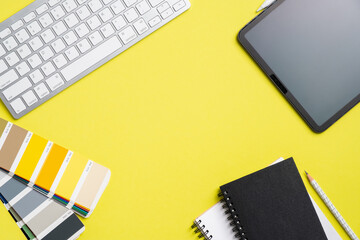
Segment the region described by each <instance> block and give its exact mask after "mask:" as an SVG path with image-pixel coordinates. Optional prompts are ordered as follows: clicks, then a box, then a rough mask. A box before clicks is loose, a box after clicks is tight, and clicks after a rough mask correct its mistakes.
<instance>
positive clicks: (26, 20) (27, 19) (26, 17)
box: [24, 12, 36, 23]
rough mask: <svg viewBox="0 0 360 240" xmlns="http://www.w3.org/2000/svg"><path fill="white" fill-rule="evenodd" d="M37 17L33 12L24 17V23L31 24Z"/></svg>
mask: <svg viewBox="0 0 360 240" xmlns="http://www.w3.org/2000/svg"><path fill="white" fill-rule="evenodd" d="M35 17H36V14H35V13H34V12H31V13H29V14H28V15H26V16H25V17H24V21H25V22H26V23H28V22H30V21H31V20H33V19H35Z"/></svg>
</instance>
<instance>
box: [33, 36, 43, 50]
mask: <svg viewBox="0 0 360 240" xmlns="http://www.w3.org/2000/svg"><path fill="white" fill-rule="evenodd" d="M42 46H44V44H43V43H42V41H41V40H40V38H39V37H35V38H34V39H32V40H31V41H30V47H31V48H32V50H34V51H36V50H38V49H40V48H41V47H42Z"/></svg>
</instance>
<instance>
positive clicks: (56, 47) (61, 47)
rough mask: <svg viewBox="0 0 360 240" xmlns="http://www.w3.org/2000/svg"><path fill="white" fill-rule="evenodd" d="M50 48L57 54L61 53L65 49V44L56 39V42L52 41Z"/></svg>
mask: <svg viewBox="0 0 360 240" xmlns="http://www.w3.org/2000/svg"><path fill="white" fill-rule="evenodd" d="M51 46H52V48H53V49H54V51H55V52H56V53H59V52H61V51H62V50H64V49H65V44H64V42H63V40H61V39H58V40H56V41H54V42H53V43H52V44H51Z"/></svg>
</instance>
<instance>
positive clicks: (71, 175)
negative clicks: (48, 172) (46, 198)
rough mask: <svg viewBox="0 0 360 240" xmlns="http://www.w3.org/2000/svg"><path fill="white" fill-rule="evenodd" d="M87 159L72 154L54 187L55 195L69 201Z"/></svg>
mask: <svg viewBox="0 0 360 240" xmlns="http://www.w3.org/2000/svg"><path fill="white" fill-rule="evenodd" d="M88 161H89V160H88V159H87V158H85V157H83V156H81V155H80V154H77V153H74V154H73V156H72V157H71V159H70V162H69V165H68V166H67V167H66V170H65V172H64V174H63V176H62V178H61V180H60V183H59V185H58V187H57V188H56V195H59V196H61V197H62V198H65V199H66V200H67V201H70V198H71V195H72V194H73V192H74V190H75V188H76V185H77V183H78V182H79V180H80V177H81V175H82V173H83V172H84V170H85V167H86V164H87V162H88Z"/></svg>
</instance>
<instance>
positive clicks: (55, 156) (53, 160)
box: [35, 144, 68, 191]
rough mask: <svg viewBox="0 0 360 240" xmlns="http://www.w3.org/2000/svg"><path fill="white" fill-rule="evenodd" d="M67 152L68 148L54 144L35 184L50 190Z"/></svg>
mask: <svg viewBox="0 0 360 240" xmlns="http://www.w3.org/2000/svg"><path fill="white" fill-rule="evenodd" d="M67 153H68V150H67V149H65V148H63V147H61V146H59V145H57V144H54V145H53V146H52V148H51V150H50V152H49V155H48V157H47V158H46V160H45V163H44V165H43V167H42V169H41V171H40V174H39V176H38V177H37V179H36V182H35V185H37V186H39V187H41V188H43V189H45V190H46V191H50V188H51V185H52V184H53V182H54V180H55V178H56V175H57V173H58V172H59V169H60V167H61V165H62V163H63V162H64V160H65V157H66V154H67Z"/></svg>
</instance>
